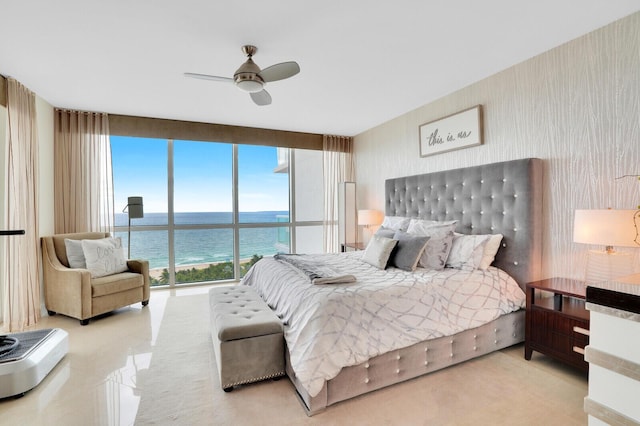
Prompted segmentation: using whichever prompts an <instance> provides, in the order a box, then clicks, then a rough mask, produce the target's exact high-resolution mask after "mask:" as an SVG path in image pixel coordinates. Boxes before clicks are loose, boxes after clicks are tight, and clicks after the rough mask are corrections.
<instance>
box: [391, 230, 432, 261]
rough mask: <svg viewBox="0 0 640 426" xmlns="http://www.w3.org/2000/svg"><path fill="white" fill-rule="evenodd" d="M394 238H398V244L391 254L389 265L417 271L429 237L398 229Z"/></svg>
mask: <svg viewBox="0 0 640 426" xmlns="http://www.w3.org/2000/svg"><path fill="white" fill-rule="evenodd" d="M393 239H394V240H398V244H396V248H395V249H394V250H393V253H392V254H391V258H390V259H389V266H395V267H396V268H400V269H403V270H405V271H415V270H416V267H417V266H418V261H419V260H420V256H421V255H422V253H423V252H424V248H425V247H426V246H427V242H428V241H429V237H426V236H422V235H413V234H409V233H406V232H403V231H396V233H395V234H394V236H393Z"/></svg>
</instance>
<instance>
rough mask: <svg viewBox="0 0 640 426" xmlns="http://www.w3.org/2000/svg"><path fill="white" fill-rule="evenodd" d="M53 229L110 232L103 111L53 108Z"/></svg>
mask: <svg viewBox="0 0 640 426" xmlns="http://www.w3.org/2000/svg"><path fill="white" fill-rule="evenodd" d="M54 147H55V159H54V175H55V197H54V198H55V232H56V234H64V233H67V232H87V231H97V232H113V221H114V208H113V175H112V169H111V144H110V142H109V118H108V116H107V114H100V113H88V112H78V111H66V110H59V109H58V110H56V117H55V137H54Z"/></svg>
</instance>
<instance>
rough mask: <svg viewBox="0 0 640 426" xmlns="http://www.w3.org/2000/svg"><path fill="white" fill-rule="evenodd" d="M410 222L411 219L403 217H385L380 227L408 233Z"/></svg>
mask: <svg viewBox="0 0 640 426" xmlns="http://www.w3.org/2000/svg"><path fill="white" fill-rule="evenodd" d="M410 220H411V219H410V218H408V217H402V216H385V217H384V220H383V221H382V225H380V226H381V227H383V228H387V229H393V230H394V231H406V230H407V227H408V226H409V221H410Z"/></svg>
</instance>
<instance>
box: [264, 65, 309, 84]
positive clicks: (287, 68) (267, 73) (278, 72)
mask: <svg viewBox="0 0 640 426" xmlns="http://www.w3.org/2000/svg"><path fill="white" fill-rule="evenodd" d="M299 72H300V66H299V65H298V64H297V63H296V62H293V61H292V62H282V63H279V64H275V65H271V66H270V67H267V68H265V69H263V70H262V71H260V72H259V73H258V75H260V77H262V79H263V80H264V81H265V82H266V83H268V82H270V81H278V80H283V79H285V78H289V77H293V76H294V75H296V74H298V73H299Z"/></svg>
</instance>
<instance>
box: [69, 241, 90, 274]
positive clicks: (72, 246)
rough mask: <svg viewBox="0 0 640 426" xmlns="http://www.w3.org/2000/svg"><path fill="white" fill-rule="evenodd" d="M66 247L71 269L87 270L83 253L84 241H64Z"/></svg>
mask: <svg viewBox="0 0 640 426" xmlns="http://www.w3.org/2000/svg"><path fill="white" fill-rule="evenodd" d="M64 246H65V248H66V249H67V259H68V260H69V267H70V268H80V269H87V262H86V260H85V258H84V252H83V251H82V241H80V240H71V239H69V238H65V239H64Z"/></svg>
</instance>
